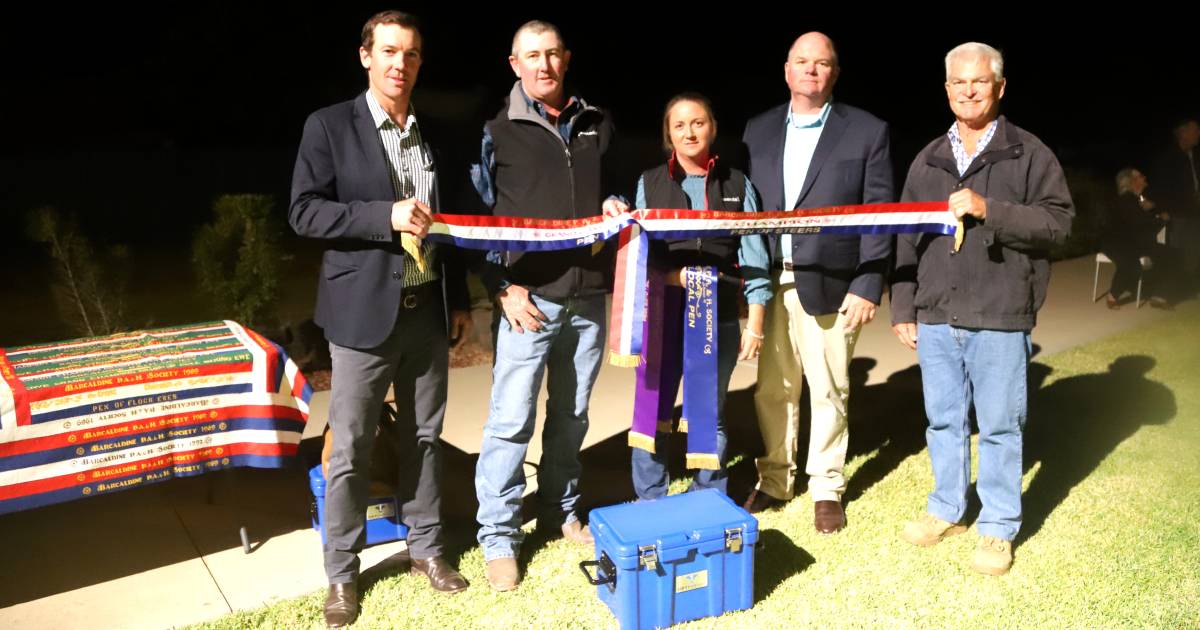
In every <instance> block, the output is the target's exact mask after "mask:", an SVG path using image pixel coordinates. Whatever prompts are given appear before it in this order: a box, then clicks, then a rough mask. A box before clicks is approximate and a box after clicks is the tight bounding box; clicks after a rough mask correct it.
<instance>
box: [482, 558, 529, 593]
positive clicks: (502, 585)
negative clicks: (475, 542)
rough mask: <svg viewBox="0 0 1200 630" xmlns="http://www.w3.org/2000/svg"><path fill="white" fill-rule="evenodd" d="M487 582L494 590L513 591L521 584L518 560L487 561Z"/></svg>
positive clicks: (500, 559)
mask: <svg viewBox="0 0 1200 630" xmlns="http://www.w3.org/2000/svg"><path fill="white" fill-rule="evenodd" d="M487 581H488V584H491V585H492V589H493V590H497V591H501V592H504V591H511V590H513V589H514V588H517V585H518V584H520V583H521V572H520V571H519V570H518V569H517V559H516V558H496V559H495V560H488V561H487Z"/></svg>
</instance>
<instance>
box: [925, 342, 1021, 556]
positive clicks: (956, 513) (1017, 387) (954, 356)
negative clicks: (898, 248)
mask: <svg viewBox="0 0 1200 630" xmlns="http://www.w3.org/2000/svg"><path fill="white" fill-rule="evenodd" d="M917 339H918V341H917V357H918V359H919V361H920V363H921V380H922V384H923V390H924V394H925V413H926V415H927V416H928V417H929V429H928V430H926V431H925V439H926V441H927V442H928V444H929V458H930V460H931V461H932V463H933V478H934V488H933V492H932V493H930V495H929V504H928V508H927V509H928V511H929V513H930V514H933V515H934V516H936V517H938V518H940V519H942V520H944V521H949V522H951V523H957V522H960V521H962V519H963V516H964V515H965V513H966V511H967V489H968V487H969V486H970V482H971V425H970V419H969V413H970V409H971V404H972V401H973V402H974V404H975V419H976V421H977V422H978V423H979V476H978V479H977V482H976V492H977V493H978V494H979V501H980V503H982V504H983V509H982V510H981V511H980V513H979V520H978V521H977V525H978V528H979V533H980V535H983V536H995V537H996V538H1001V539H1004V540H1012V539H1014V538H1016V536H1017V530H1019V529H1020V528H1021V450H1022V433H1023V431H1024V429H1025V417H1026V407H1027V403H1028V380H1027V377H1026V370H1027V368H1028V366H1029V357H1030V355H1031V350H1032V348H1031V346H1030V342H1029V333H1028V332H1027V331H1001V330H972V329H966V328H956V327H953V326H949V325H946V324H918V326H917Z"/></svg>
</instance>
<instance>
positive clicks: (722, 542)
mask: <svg viewBox="0 0 1200 630" xmlns="http://www.w3.org/2000/svg"><path fill="white" fill-rule="evenodd" d="M589 525H590V527H591V530H592V535H593V536H594V537H595V538H596V559H595V560H589V561H585V562H581V563H580V564H579V566H580V568H581V569H583V572H584V574H585V575H587V577H588V581H590V582H591V583H592V584H595V585H596V594H597V595H599V596H600V599H601V601H603V602H604V603H605V604H607V605H608V608H609V610H611V611H612V613H613V614H614V615H616V617H617V621H619V622H620V624H621V627H622V628H624V629H626V630H628V629H631V628H665V627H667V626H670V625H672V624H676V623H681V622H684V621H690V620H692V619H700V618H702V617H710V616H716V615H720V614H723V613H726V612H729V611H731V610H745V609H747V608H750V606H751V605H752V604H753V603H754V545H755V543H756V542H758V520H757V519H755V518H754V517H753V516H750V513H749V512H747V511H745V510H743V509H742V508H741V507H739V506H738V505H736V504H735V503H734V502H733V501H731V500H730V499H729V497H727V496H725V495H724V494H723V493H721V492H719V491H717V490H712V489H708V490H701V491H698V492H687V493H684V494H677V495H672V496H668V497H664V498H662V499H659V500H657V501H647V502H639V503H625V504H622V505H613V506H609V507H604V508H598V509H595V510H592V513H591V520H590V523H589ZM593 568H594V570H595V576H594V577H593V575H592V574H591V573H590V572H589V569H593Z"/></svg>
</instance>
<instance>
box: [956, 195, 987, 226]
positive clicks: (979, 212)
mask: <svg viewBox="0 0 1200 630" xmlns="http://www.w3.org/2000/svg"><path fill="white" fill-rule="evenodd" d="M949 203H950V212H953V213H954V218H956V219H962V218H963V217H964V216H966V215H968V214H969V215H971V216H973V217H975V218H976V219H979V220H980V221H982V220H984V219H986V218H987V200H986V199H984V198H983V197H982V196H980V195H979V193H977V192H975V191H974V190H971V189H970V188H964V189H962V190H960V191H957V192H955V193H954V194H952V195H950V202H949Z"/></svg>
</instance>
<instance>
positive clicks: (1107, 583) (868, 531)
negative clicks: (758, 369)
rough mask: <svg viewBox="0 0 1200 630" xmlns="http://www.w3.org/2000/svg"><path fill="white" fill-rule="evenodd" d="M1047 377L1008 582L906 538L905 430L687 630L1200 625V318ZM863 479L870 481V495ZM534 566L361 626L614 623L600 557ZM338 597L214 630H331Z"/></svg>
mask: <svg viewBox="0 0 1200 630" xmlns="http://www.w3.org/2000/svg"><path fill="white" fill-rule="evenodd" d="M1032 381H1033V383H1032V387H1034V388H1036V389H1037V391H1036V393H1033V394H1031V403H1030V419H1029V425H1028V427H1027V431H1026V442H1025V451H1026V459H1027V472H1026V475H1025V502H1024V503H1025V512H1026V515H1025V524H1024V526H1023V529H1022V533H1021V536H1020V537H1019V538H1018V541H1017V547H1016V551H1015V563H1014V565H1013V569H1012V571H1011V572H1010V573H1009V574H1008V575H1007V576H1004V577H1000V578H994V577H987V576H982V575H979V574H976V573H975V572H974V571H972V570H971V568H970V558H971V552H972V550H973V549H974V545H975V542H976V539H977V534H976V532H975V530H974V528H972V530H971V531H970V532H969V533H968V534H966V535H963V536H958V537H955V538H951V539H948V540H947V541H945V542H943V543H942V544H940V545H938V546H936V547H933V548H929V549H919V548H916V547H912V546H910V545H908V544H907V543H904V542H902V541H901V540H900V539H899V538H898V536H897V534H898V532H899V530H900V527H901V525H902V524H903V522H904V521H905V520H906V519H908V518H912V517H914V516H916V515H917V514H919V513H920V511H921V510H923V508H924V504H925V495H926V493H927V492H928V491H929V489H930V487H931V485H932V476H931V473H930V470H929V458H928V455H927V453H926V452H925V451H924V450H922V449H921V448H920V446H919V445H920V440H921V439H922V437H921V435H920V433H919V426H920V425H919V424H913V423H912V422H911V419H896V421H897V422H898V423H901V426H905V427H909V426H913V427H917V428H916V429H914V431H915V433H916V435H915V436H908V438H909V440H910V443H911V444H915V446H912V447H905V448H892V446H893V445H892V444H890V443H889V441H888V440H886V439H885V440H882V441H881V443H880V446H879V447H878V448H876V449H874V450H872V451H870V452H867V453H859V454H858V455H856V456H855V457H854V458H853V459H852V460H851V461H850V463H849V464H848V466H847V473H848V476H850V477H851V491H850V492H848V498H849V499H851V500H850V501H849V502H848V504H847V514H848V517H849V520H850V524H849V527H848V529H847V530H846V531H844V532H842V533H841V534H838V535H835V536H822V535H819V534H817V533H816V532H815V531H814V530H813V527H812V524H811V522H812V508H811V503H810V502H809V501H808V497H807V496H803V497H800V498H799V499H798V500H795V501H792V502H791V503H789V504H788V505H787V506H786V508H784V509H783V510H780V511H776V512H772V513H768V514H766V515H764V517H763V518H762V519H761V520H760V529H761V532H762V533H761V539H760V544H759V545H758V549H757V555H756V560H755V562H756V570H755V580H756V584H755V592H756V597H755V605H754V607H753V608H752V609H751V610H749V611H745V612H740V613H734V614H729V615H726V616H724V617H721V618H719V619H707V620H701V621H698V622H693V623H692V624H689V625H688V626H684V627H705V628H707V627H714V626H717V627H730V628H743V627H744V628H787V627H860V626H862V627H889V628H891V627H921V628H945V627H988V628H996V627H1029V628H1046V627H1051V628H1060V627H1071V628H1111V627H1146V628H1184V627H1193V628H1194V627H1200V577H1198V576H1200V387H1198V382H1200V308H1198V307H1197V305H1196V303H1195V302H1192V303H1189V304H1188V305H1187V308H1186V309H1182V310H1181V311H1180V312H1179V313H1177V314H1176V315H1175V316H1173V317H1171V318H1170V319H1168V320H1166V321H1164V322H1161V323H1159V324H1156V325H1153V326H1150V327H1147V328H1143V329H1140V330H1136V331H1133V332H1130V333H1126V334H1122V335H1119V336H1116V337H1112V338H1109V339H1106V340H1103V341H1100V342H1097V343H1093V344H1091V345H1088V346H1085V347H1082V348H1077V349H1075V350H1071V351H1068V352H1065V353H1061V354H1058V355H1055V356H1052V357H1047V358H1041V357H1038V358H1036V359H1035V364H1034V365H1033V369H1032ZM896 395H904V396H908V395H910V394H908V393H904V392H897V394H896ZM909 402H910V403H911V401H909ZM896 408H902V409H905V410H908V409H911V408H912V405H911V404H906V405H899V406H898V407H896ZM852 427H853V424H852ZM853 431H854V429H853V428H852V432H853ZM907 432H909V431H908V430H907V429H906V431H905V433H907ZM851 439H852V441H853V439H854V438H853V436H852V438H851ZM893 439H897V438H893ZM896 452H899V453H901V454H902V455H900V456H893V455H891V454H892V453H896ZM889 457H892V458H893V460H894V461H889V462H887V464H886V465H883V464H881V463H880V462H881V461H883V460H886V459H888V458H889ZM859 471H862V475H860V478H862V477H866V478H870V479H871V482H870V483H869V485H866V487H862V485H861V484H860V485H859V486H858V488H859V489H858V490H857V491H855V481H854V477H853V476H854V475H855V473H856V472H859ZM679 485H680V484H678V483H677V484H676V487H678V486H679ZM524 555H525V556H526V557H527V558H528V566H526V567H525V572H526V573H525V574H526V577H525V580H524V582H523V583H522V585H521V587H520V588H519V589H518V590H517V591H515V592H512V593H493V592H492V591H491V590H490V589H489V588H488V587H487V583H486V581H485V579H484V577H483V570H482V564H483V563H482V556H481V555H480V552H479V549H478V548H477V547H472V548H470V549H469V550H467V551H466V552H465V554H464V555H463V556H462V557H461V558H460V560H459V563H460V566H461V568H462V570H463V573H464V574H465V575H466V577H467V579H469V580H470V581H471V582H472V588H471V589H469V590H468V591H467V592H465V593H462V594H459V595H454V596H442V595H438V594H435V593H433V592H432V591H431V590H430V589H429V588H428V586H427V583H426V581H425V579H424V578H420V577H413V576H409V575H392V576H388V577H385V578H383V579H381V580H379V581H377V582H375V583H374V584H373V585H372V586H370V588H369V590H368V591H367V593H366V595H365V598H364V601H363V614H362V617H361V618H360V620H359V622H358V624H357V625H356V627H360V628H398V627H422V628H447V629H449V628H489V629H498V628H525V627H537V628H540V627H580V628H596V627H612V626H613V625H615V624H614V618H613V617H612V615H611V614H610V613H609V611H608V610H607V608H605V606H604V605H603V604H602V603H601V602H600V601H599V599H598V598H597V597H596V595H595V592H594V587H591V586H588V585H587V584H586V583H585V582H584V580H583V578H582V576H581V575H580V573H579V570H578V568H577V564H578V562H579V561H580V560H582V559H584V557H585V556H586V555H587V552H585V551H583V550H581V549H580V548H577V547H570V546H568V545H567V544H565V543H564V542H562V541H550V542H545V541H538V540H529V541H527V543H526V549H525V553H524ZM315 561H317V559H316V558H315V557H314V562H315ZM323 597H324V592H323V591H322V592H320V593H313V594H312V595H310V596H308V597H302V598H299V599H294V600H289V601H283V602H279V603H277V604H274V605H272V606H268V607H266V608H263V609H260V610H255V611H251V612H243V613H238V614H234V615H230V616H227V617H224V618H222V619H220V620H218V621H216V622H213V623H210V624H206V625H204V626H201V627H213V628H250V627H254V628H257V627H266V628H297V627H320V626H321V625H322V618H321V612H320V611H321V603H322V601H323Z"/></svg>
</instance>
